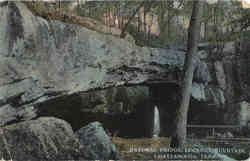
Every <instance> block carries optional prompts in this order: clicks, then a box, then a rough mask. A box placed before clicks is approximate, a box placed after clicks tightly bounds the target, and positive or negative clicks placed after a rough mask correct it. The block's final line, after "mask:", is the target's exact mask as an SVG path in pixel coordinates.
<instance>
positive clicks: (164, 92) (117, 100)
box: [37, 83, 220, 138]
mask: <svg viewBox="0 0 250 161" xmlns="http://www.w3.org/2000/svg"><path fill="white" fill-rule="evenodd" d="M179 88H180V87H179V86H178V85H177V84H176V83H157V84H151V85H149V86H148V87H141V86H139V87H116V88H110V89H107V90H106V91H103V90H100V91H94V92H87V93H84V94H74V95H70V96H64V97H59V98H56V99H53V100H50V101H47V102H44V103H41V104H39V105H38V106H37V108H38V111H39V116H53V117H57V118H60V119H63V120H65V121H67V122H69V123H70V124H71V126H72V128H73V130H74V131H77V130H78V129H80V128H81V127H83V126H85V125H87V124H88V123H90V122H94V121H99V122H101V123H102V125H103V127H104V129H105V130H106V132H107V133H108V134H109V135H110V136H118V137H123V138H141V137H152V136H153V134H152V131H153V120H154V115H153V114H154V106H157V107H158V109H159V117H160V134H159V136H160V137H169V136H171V135H172V131H173V127H172V126H173V120H174V116H175V110H176V108H177V107H178V100H179V91H180V90H179ZM142 89H143V90H142ZM133 90H136V91H140V92H139V94H138V93H136V92H135V91H133ZM114 91H115V92H114ZM128 91H130V92H131V91H133V92H132V93H133V94H132V95H131V94H130V95H129V94H128V93H129V92H128ZM134 93H136V95H140V97H138V98H139V99H138V98H137V97H135V94H134ZM141 93H143V95H142V94H141ZM131 100H132V101H131ZM133 101H134V102H133ZM204 107H206V103H201V102H198V101H195V100H194V99H192V101H191V104H190V110H189V113H188V116H189V117H188V124H207V123H209V120H210V122H211V119H210V117H204V116H211V115H207V113H212V114H213V113H216V111H214V110H213V109H211V108H204ZM120 108H121V109H120ZM201 109H203V110H201ZM204 109H205V110H204ZM216 118H218V119H219V118H220V116H218V117H216ZM213 121H214V122H211V123H218V122H219V121H218V120H217V119H213Z"/></svg>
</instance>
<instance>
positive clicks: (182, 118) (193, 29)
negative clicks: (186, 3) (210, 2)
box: [171, 0, 202, 147]
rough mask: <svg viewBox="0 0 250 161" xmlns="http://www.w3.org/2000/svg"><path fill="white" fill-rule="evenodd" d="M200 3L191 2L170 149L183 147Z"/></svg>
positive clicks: (196, 43) (197, 35)
mask: <svg viewBox="0 0 250 161" xmlns="http://www.w3.org/2000/svg"><path fill="white" fill-rule="evenodd" d="M201 3H202V2H201V1H199V0H195V1H193V11H192V16H191V19H190V26H189V29H188V51H187V54H186V58H185V64H184V73H183V82H182V87H181V98H180V106H179V108H177V109H176V118H175V120H174V132H173V136H172V140H171V147H183V146H184V144H185V141H186V135H187V129H186V126H187V114H188V107H189V102H190V96H191V90H192V80H193V75H194V68H195V64H194V62H193V61H194V57H196V55H197V45H198V41H199V37H200V16H201V7H202V6H201Z"/></svg>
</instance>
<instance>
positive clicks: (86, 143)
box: [76, 122, 120, 160]
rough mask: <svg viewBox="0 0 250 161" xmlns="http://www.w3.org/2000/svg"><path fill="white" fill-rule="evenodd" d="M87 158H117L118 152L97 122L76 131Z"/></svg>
mask: <svg viewBox="0 0 250 161" xmlns="http://www.w3.org/2000/svg"><path fill="white" fill-rule="evenodd" d="M76 135H77V136H78V138H79V140H80V144H81V145H82V146H83V147H82V149H83V150H82V153H83V154H82V155H83V156H84V157H85V158H87V159H94V160H96V159H102V160H106V159H113V160H116V159H119V157H120V156H119V152H118V151H117V149H116V147H115V145H114V144H112V142H111V140H110V138H109V136H108V135H107V134H106V132H105V131H104V129H103V127H102V125H101V124H100V123H99V122H93V123H90V124H89V125H87V126H85V127H82V128H81V129H79V130H78V131H77V132H76Z"/></svg>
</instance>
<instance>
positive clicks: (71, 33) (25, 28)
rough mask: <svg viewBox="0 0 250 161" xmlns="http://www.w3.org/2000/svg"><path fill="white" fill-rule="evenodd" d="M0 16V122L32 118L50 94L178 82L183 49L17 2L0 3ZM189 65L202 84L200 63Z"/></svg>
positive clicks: (204, 68)
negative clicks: (45, 14) (57, 17)
mask: <svg viewBox="0 0 250 161" xmlns="http://www.w3.org/2000/svg"><path fill="white" fill-rule="evenodd" d="M0 20H1V21H0V44H1V46H0V125H5V124H7V123H9V122H11V121H15V120H20V119H21V120H27V119H31V118H34V117H37V115H38V114H37V111H38V109H37V108H36V107H37V106H36V105H37V104H41V103H44V102H47V101H49V100H52V99H55V98H65V99H67V97H69V96H72V95H77V94H79V93H83V92H89V91H93V90H100V89H106V88H110V87H116V86H131V85H146V86H147V85H151V84H155V83H156V84H158V83H160V82H161V83H162V82H163V83H164V84H166V83H174V84H178V83H179V81H180V72H181V71H182V67H183V64H184V58H185V52H182V51H176V50H171V49H156V48H147V47H138V46H136V45H135V44H133V43H131V42H128V41H127V40H123V39H119V38H116V37H114V36H112V35H104V34H100V33H98V32H95V31H90V30H88V29H86V28H83V27H81V26H78V25H75V24H65V23H62V22H60V21H48V20H45V19H43V18H41V17H37V16H35V15H33V14H32V12H31V11H30V10H29V9H28V8H27V7H26V6H25V5H24V4H23V3H21V2H20V3H19V2H3V3H1V5H0ZM194 63H195V64H196V67H195V76H194V82H195V85H196V86H197V85H198V86H199V85H202V86H203V85H206V84H207V83H208V82H209V81H210V75H209V72H208V68H207V65H206V63H204V62H202V61H200V59H199V58H196V59H195V62H194ZM166 92H167V91H166Z"/></svg>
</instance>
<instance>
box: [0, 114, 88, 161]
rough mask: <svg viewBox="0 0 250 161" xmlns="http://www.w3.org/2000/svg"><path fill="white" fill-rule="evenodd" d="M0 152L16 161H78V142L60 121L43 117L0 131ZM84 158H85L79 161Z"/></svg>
mask: <svg viewBox="0 0 250 161" xmlns="http://www.w3.org/2000/svg"><path fill="white" fill-rule="evenodd" d="M0 132H1V137H0V152H1V154H2V156H0V157H4V158H5V159H7V158H10V157H11V158H12V159H13V160H16V161H24V160H25V161H41V160H65V159H68V160H74V159H79V158H80V156H81V154H80V148H79V141H78V139H77V138H76V137H75V135H74V133H73V130H72V128H71V126H70V125H69V124H68V123H66V122H65V121H63V120H60V119H56V118H50V117H44V118H39V119H37V120H30V121H25V122H22V123H18V124H13V125H10V126H6V127H4V128H1V129H0ZM82 159H84V158H82Z"/></svg>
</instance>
